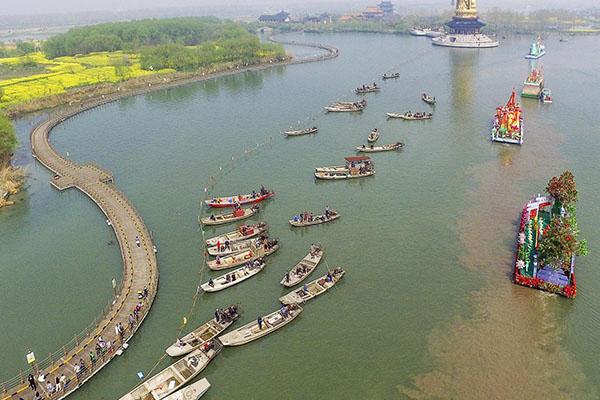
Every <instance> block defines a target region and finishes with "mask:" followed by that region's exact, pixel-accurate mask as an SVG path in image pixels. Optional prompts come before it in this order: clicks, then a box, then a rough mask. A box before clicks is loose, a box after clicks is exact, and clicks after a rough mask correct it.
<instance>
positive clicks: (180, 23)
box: [43, 17, 251, 58]
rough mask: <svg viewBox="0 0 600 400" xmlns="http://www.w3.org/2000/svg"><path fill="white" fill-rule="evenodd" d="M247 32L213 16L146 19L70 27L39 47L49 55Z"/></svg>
mask: <svg viewBox="0 0 600 400" xmlns="http://www.w3.org/2000/svg"><path fill="white" fill-rule="evenodd" d="M247 35H251V34H250V32H249V31H248V30H246V29H245V28H244V26H242V25H241V24H237V23H234V22H232V21H223V20H220V19H218V18H214V17H183V18H168V19H146V20H139V21H129V22H114V23H105V24H98V25H91V26H84V27H78V28H72V29H70V30H69V31H68V32H65V33H62V34H59V35H56V36H53V37H51V38H49V39H48V40H47V41H46V42H45V43H44V45H43V50H44V52H45V53H46V55H47V56H48V57H49V58H55V57H59V56H73V55H76V54H88V53H92V52H98V51H116V50H125V51H132V52H137V51H139V50H140V49H142V48H144V47H148V46H158V45H166V44H176V45H182V46H198V45H200V44H202V43H205V42H209V41H217V42H218V41H222V40H227V39H237V38H241V37H244V36H247Z"/></svg>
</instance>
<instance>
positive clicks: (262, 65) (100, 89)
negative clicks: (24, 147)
mask: <svg viewBox="0 0 600 400" xmlns="http://www.w3.org/2000/svg"><path fill="white" fill-rule="evenodd" d="M269 40H270V41H272V42H274V43H279V44H288V45H296V46H304V47H311V48H315V49H320V50H324V51H325V52H326V54H324V55H317V56H312V57H305V58H294V57H292V56H289V55H288V56H287V57H286V58H285V59H282V60H277V59H265V60H262V61H261V62H259V63H256V64H248V63H245V64H239V63H225V64H219V65H214V66H211V67H209V68H203V69H200V70H197V71H194V72H174V73H168V74H161V75H149V76H142V77H138V78H133V79H129V80H126V81H122V82H119V83H115V84H113V83H102V84H98V85H92V86H85V87H81V88H77V89H73V90H70V91H68V92H66V93H61V94H58V95H53V96H48V97H43V98H39V99H35V100H32V101H30V102H27V103H22V104H17V105H15V106H11V107H9V108H8V109H7V111H6V114H7V115H8V117H9V118H11V119H15V118H18V117H21V116H22V115H24V114H27V113H31V112H36V111H41V110H46V109H53V108H57V107H60V106H64V105H69V106H75V107H77V105H79V106H80V107H83V108H86V109H87V107H85V106H84V104H86V103H90V102H91V103H95V102H97V101H99V100H100V101H101V103H102V104H105V103H108V102H111V101H114V100H116V99H120V98H123V97H127V96H136V95H139V94H143V93H148V92H151V91H154V90H159V89H165V88H168V87H173V86H180V85H185V84H187V83H191V82H197V81H202V80H207V79H213V78H218V77H221V76H226V75H233V74H237V73H240V72H249V71H259V70H262V69H266V68H271V67H274V66H280V65H281V66H283V65H293V64H302V63H308V62H315V61H324V60H328V59H331V58H335V57H337V56H338V54H339V51H338V49H336V48H334V47H331V46H327V45H323V44H315V43H298V42H285V41H279V40H277V39H275V38H273V37H271V38H269Z"/></svg>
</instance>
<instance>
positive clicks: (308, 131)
mask: <svg viewBox="0 0 600 400" xmlns="http://www.w3.org/2000/svg"><path fill="white" fill-rule="evenodd" d="M318 130H319V128H317V127H316V126H313V127H312V128H306V129H300V130H296V131H285V132H284V133H285V134H286V135H287V136H302V135H308V134H311V133H316V132H317V131H318Z"/></svg>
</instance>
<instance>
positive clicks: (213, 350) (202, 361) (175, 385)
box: [120, 340, 223, 400]
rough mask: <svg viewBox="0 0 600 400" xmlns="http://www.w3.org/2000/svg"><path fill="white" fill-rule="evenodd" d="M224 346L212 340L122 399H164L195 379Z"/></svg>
mask: <svg viewBox="0 0 600 400" xmlns="http://www.w3.org/2000/svg"><path fill="white" fill-rule="evenodd" d="M222 348H223V347H222V346H221V344H220V343H219V342H218V341H217V340H214V341H211V342H208V343H206V344H205V345H203V346H202V347H201V348H199V349H196V350H194V351H193V352H191V353H190V354H188V355H186V356H185V357H183V358H182V359H180V360H178V361H176V362H175V363H173V364H171V365H170V366H168V367H167V368H165V369H164V370H162V371H161V372H159V373H158V374H156V375H154V376H153V377H151V378H149V379H147V380H146V381H145V382H143V383H141V384H140V385H138V386H136V387H135V388H134V389H133V390H132V391H130V392H129V393H127V394H126V395H125V396H123V397H121V399H120V400H162V399H164V398H165V397H167V396H168V395H170V394H171V393H174V392H176V391H177V390H179V389H181V388H182V387H183V386H185V384H186V383H188V382H189V381H191V380H192V379H194V377H195V376H196V375H198V374H199V373H200V372H202V370H203V369H204V368H206V366H207V365H208V363H209V362H211V361H212V359H213V358H214V357H215V356H216V355H217V354H219V352H220V351H221V349H222Z"/></svg>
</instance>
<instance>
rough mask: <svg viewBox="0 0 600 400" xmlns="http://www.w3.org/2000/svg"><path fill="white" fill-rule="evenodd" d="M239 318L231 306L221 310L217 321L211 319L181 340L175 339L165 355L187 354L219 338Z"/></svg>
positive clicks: (233, 306)
mask: <svg viewBox="0 0 600 400" xmlns="http://www.w3.org/2000/svg"><path fill="white" fill-rule="evenodd" d="M239 317H240V315H239V314H238V311H237V307H236V306H235V305H233V304H232V305H230V306H229V307H227V308H224V309H223V312H222V313H220V314H219V320H218V321H217V320H216V319H214V318H213V319H211V320H210V321H208V322H206V323H204V324H202V325H200V326H199V327H198V328H196V329H194V330H193V331H192V332H190V333H188V334H187V335H185V336H183V337H182V338H179V339H177V340H176V341H175V343H173V344H172V345H171V346H169V347H168V348H167V350H166V353H167V354H168V355H169V356H171V357H179V356H183V355H185V354H188V353H190V352H192V351H194V350H196V349H197V348H198V347H200V346H202V345H203V344H204V343H207V342H209V341H211V340H213V339H214V338H216V337H217V336H219V335H220V334H221V333H223V331H225V329H227V328H229V327H230V326H231V324H233V322H234V321H235V320H236V319H238V318H239Z"/></svg>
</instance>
